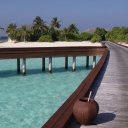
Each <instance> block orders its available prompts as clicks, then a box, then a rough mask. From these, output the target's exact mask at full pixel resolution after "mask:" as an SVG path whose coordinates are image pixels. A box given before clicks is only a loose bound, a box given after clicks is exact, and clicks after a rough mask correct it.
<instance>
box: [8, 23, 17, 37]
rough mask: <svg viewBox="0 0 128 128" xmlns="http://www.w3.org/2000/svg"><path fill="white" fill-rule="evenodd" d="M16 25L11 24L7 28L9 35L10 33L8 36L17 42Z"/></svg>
mask: <svg viewBox="0 0 128 128" xmlns="http://www.w3.org/2000/svg"><path fill="white" fill-rule="evenodd" d="M16 28H17V26H16V24H13V23H11V24H9V25H8V27H7V31H6V32H7V33H8V36H9V37H10V38H11V39H12V40H15V39H16Z"/></svg>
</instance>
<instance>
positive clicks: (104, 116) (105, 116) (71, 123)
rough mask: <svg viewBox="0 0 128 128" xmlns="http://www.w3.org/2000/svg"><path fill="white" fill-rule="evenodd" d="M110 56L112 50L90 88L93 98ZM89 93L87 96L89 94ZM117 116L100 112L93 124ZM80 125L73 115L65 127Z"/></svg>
mask: <svg viewBox="0 0 128 128" xmlns="http://www.w3.org/2000/svg"><path fill="white" fill-rule="evenodd" d="M109 57H110V52H109V53H108V56H107V59H106V61H105V64H104V66H103V67H102V69H101V71H100V72H99V74H98V76H97V77H96V80H95V81H94V83H93V85H92V87H91V89H90V91H92V95H91V98H93V99H94V98H95V96H96V94H97V91H98V88H99V87H100V84H101V82H102V80H103V77H104V74H105V72H106V69H107V66H108V62H109ZM90 91H89V92H90ZM89 92H88V94H89ZM88 94H87V95H86V96H88ZM115 117H116V115H115V114H114V113H100V114H98V116H97V117H96V119H95V120H94V121H93V122H92V125H97V124H102V123H106V122H109V121H112V120H114V118H115ZM80 127H81V125H80V124H79V123H78V122H77V121H76V120H75V119H74V117H73V116H72V118H71V119H70V121H69V122H68V123H67V125H66V126H65V128H80Z"/></svg>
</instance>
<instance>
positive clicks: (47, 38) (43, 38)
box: [39, 35, 53, 42]
mask: <svg viewBox="0 0 128 128" xmlns="http://www.w3.org/2000/svg"><path fill="white" fill-rule="evenodd" d="M52 41H53V40H52V37H51V36H50V35H43V36H41V37H40V38H39V42H52Z"/></svg>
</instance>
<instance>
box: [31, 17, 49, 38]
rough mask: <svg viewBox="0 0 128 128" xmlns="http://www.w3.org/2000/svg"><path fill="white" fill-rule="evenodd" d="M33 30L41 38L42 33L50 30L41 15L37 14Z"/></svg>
mask: <svg viewBox="0 0 128 128" xmlns="http://www.w3.org/2000/svg"><path fill="white" fill-rule="evenodd" d="M32 28H33V31H34V36H35V37H36V38H37V40H38V39H39V37H40V36H41V35H42V33H46V32H47V31H48V27H47V26H46V25H45V22H44V20H42V19H41V17H39V16H37V17H36V18H35V19H34V20H33V27H32Z"/></svg>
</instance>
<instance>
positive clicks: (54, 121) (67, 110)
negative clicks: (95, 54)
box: [42, 48, 108, 128]
mask: <svg viewBox="0 0 128 128" xmlns="http://www.w3.org/2000/svg"><path fill="white" fill-rule="evenodd" d="M107 55H108V49H107V48H104V52H103V54H102V57H101V59H100V61H99V62H98V64H97V65H96V66H95V68H94V69H93V70H92V71H91V72H90V73H89V75H88V76H87V77H86V78H85V79H84V80H83V81H82V83H81V84H80V86H79V87H78V88H77V89H76V91H75V92H74V93H73V94H72V95H71V96H70V97H69V98H68V99H67V100H66V101H65V103H64V104H63V105H62V106H61V107H60V108H59V109H58V110H57V111H56V112H55V113H54V115H53V116H52V117H51V118H50V119H49V120H48V121H47V122H46V123H45V124H44V125H43V126H42V128H63V127H64V126H65V124H66V123H67V121H68V120H69V119H70V117H71V115H72V108H73V105H74V103H75V102H76V100H78V99H79V98H81V97H83V96H85V95H86V94H87V92H88V91H89V89H90V87H91V85H92V83H93V81H94V80H95V79H96V77H97V75H98V73H99V72H100V70H101V68H102V66H103V64H104V62H105V60H106V58H107Z"/></svg>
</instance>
